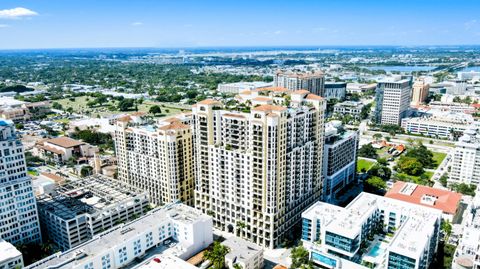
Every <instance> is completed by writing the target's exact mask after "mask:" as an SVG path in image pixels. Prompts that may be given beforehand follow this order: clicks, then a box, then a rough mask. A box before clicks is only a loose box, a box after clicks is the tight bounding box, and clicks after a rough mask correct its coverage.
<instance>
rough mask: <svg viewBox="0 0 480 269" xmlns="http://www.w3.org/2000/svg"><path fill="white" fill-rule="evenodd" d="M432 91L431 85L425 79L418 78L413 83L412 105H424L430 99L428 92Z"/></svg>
mask: <svg viewBox="0 0 480 269" xmlns="http://www.w3.org/2000/svg"><path fill="white" fill-rule="evenodd" d="M429 89H430V84H428V83H427V82H426V81H425V79H424V78H418V79H417V80H415V83H413V90H412V103H411V104H412V105H414V106H418V105H420V104H423V103H424V102H425V100H427V97H428V90H429Z"/></svg>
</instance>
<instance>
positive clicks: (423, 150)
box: [405, 142, 436, 168]
mask: <svg viewBox="0 0 480 269" xmlns="http://www.w3.org/2000/svg"><path fill="white" fill-rule="evenodd" d="M405 156H406V157H411V158H415V159H417V160H418V161H419V162H421V163H422V165H423V167H424V168H436V163H435V160H434V159H433V153H432V152H431V151H430V150H428V149H427V147H425V146H424V145H423V144H422V143H421V142H418V143H417V145H416V146H414V147H412V148H409V149H408V150H407V153H406V154H405Z"/></svg>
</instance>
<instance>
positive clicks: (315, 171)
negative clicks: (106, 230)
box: [193, 90, 325, 248]
mask: <svg viewBox="0 0 480 269" xmlns="http://www.w3.org/2000/svg"><path fill="white" fill-rule="evenodd" d="M245 94H246V93H245ZM289 94H290V99H286V98H283V97H282V96H284V93H283V92H281V93H279V92H278V91H274V90H272V91H271V92H263V93H262V96H261V97H256V98H253V99H250V100H251V102H252V103H253V106H251V107H249V106H248V103H249V102H246V101H245V102H244V103H243V104H241V107H243V109H241V110H242V111H243V112H238V111H235V110H239V108H238V107H239V106H235V107H234V108H232V109H229V108H227V107H223V106H222V104H221V103H220V102H218V101H214V100H204V101H201V102H199V103H198V104H196V105H194V107H193V122H194V123H193V125H194V136H195V147H196V149H195V154H196V156H195V158H196V168H197V173H196V175H197V178H196V184H195V206H196V207H197V208H199V209H201V210H202V211H203V212H205V213H208V214H211V215H212V216H213V224H214V225H215V226H216V227H217V228H219V229H221V230H225V231H229V232H235V233H237V234H238V235H239V236H241V237H243V238H245V239H247V240H249V241H251V242H254V243H257V244H259V245H263V246H266V247H269V248H273V247H275V246H277V245H278V244H279V243H280V242H281V241H282V239H283V238H285V236H286V233H287V231H289V230H290V228H292V226H293V225H294V224H296V223H298V221H299V220H300V214H301V212H302V211H303V210H304V209H305V208H307V207H308V206H309V205H311V204H312V203H314V202H315V201H318V200H319V199H320V198H321V194H322V156H323V139H324V138H323V133H324V127H323V125H324V110H325V101H324V99H323V98H322V97H319V96H317V95H315V94H311V93H309V92H308V91H306V90H300V91H295V92H291V93H289ZM245 99H249V98H245V96H244V97H243V98H241V99H240V101H241V100H245ZM280 104H284V105H285V106H281V105H280Z"/></svg>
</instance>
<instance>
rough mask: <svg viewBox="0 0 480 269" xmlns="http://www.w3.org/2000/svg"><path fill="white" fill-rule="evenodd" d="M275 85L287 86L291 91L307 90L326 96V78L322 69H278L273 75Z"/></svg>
mask: <svg viewBox="0 0 480 269" xmlns="http://www.w3.org/2000/svg"><path fill="white" fill-rule="evenodd" d="M273 85H274V86H275V87H284V88H287V89H288V90H290V91H297V90H307V91H309V92H311V93H312V94H316V95H319V96H324V91H325V78H324V74H323V73H322V72H320V71H315V72H294V71H278V72H276V73H275V76H274V77H273Z"/></svg>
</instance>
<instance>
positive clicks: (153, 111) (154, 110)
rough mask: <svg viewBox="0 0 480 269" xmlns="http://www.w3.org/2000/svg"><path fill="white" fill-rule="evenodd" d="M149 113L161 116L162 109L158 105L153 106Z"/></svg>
mask: <svg viewBox="0 0 480 269" xmlns="http://www.w3.org/2000/svg"><path fill="white" fill-rule="evenodd" d="M148 113H150V114H153V115H157V114H161V113H162V109H161V108H160V107H159V106H158V105H154V106H151V107H150V108H149V109H148Z"/></svg>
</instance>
